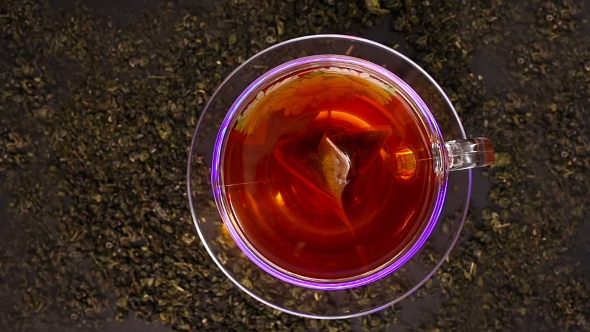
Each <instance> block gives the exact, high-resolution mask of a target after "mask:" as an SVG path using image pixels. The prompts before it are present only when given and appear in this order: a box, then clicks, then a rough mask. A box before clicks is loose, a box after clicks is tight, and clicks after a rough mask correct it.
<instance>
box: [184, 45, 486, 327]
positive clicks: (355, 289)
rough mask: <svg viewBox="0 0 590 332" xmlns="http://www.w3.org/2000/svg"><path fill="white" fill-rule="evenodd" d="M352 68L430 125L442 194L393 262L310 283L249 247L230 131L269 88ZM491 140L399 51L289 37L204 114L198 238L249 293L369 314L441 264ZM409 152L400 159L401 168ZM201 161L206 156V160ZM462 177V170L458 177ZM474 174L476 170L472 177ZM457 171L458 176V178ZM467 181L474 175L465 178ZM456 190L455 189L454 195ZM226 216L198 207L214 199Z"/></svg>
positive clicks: (315, 308) (194, 157)
mask: <svg viewBox="0 0 590 332" xmlns="http://www.w3.org/2000/svg"><path fill="white" fill-rule="evenodd" d="M334 67H337V68H344V69H348V70H350V69H351V70H353V71H354V73H357V74H358V73H363V74H364V75H368V76H369V77H370V78H371V79H374V80H377V81H380V82H384V83H385V84H387V85H388V86H391V87H393V88H394V89H395V91H396V93H397V94H399V96H400V98H402V99H403V100H404V101H405V102H407V104H408V105H410V107H411V110H412V119H413V121H415V123H417V124H419V125H420V126H421V127H422V128H423V129H424V131H423V132H424V134H425V137H424V146H425V148H426V149H429V151H430V155H431V158H430V159H429V160H428V162H431V163H432V165H431V166H432V167H431V169H432V172H433V174H432V176H433V178H434V181H433V182H432V186H433V188H432V189H433V192H434V195H433V196H432V199H430V200H429V201H427V202H423V203H424V204H422V207H421V209H422V210H423V212H424V216H425V217H424V220H423V221H422V222H421V224H420V229H419V230H418V231H417V232H416V234H415V235H414V236H413V238H412V239H411V240H410V241H409V242H408V243H407V244H406V245H405V246H404V247H403V249H401V250H400V251H399V253H397V254H396V255H395V256H394V257H391V258H390V259H389V260H388V261H387V262H385V263H383V264H380V265H379V266H378V267H375V268H372V269H371V270H369V271H366V272H364V273H361V274H359V275H354V276H349V277H347V278H336V279H322V278H309V277H305V276H302V275H297V274H296V273H293V272H290V271H288V270H285V269H284V268H281V267H280V266H277V265H276V264H274V263H273V262H272V261H271V260H269V259H267V258H266V257H265V256H264V255H263V254H261V253H260V251H259V250H257V248H256V247H255V246H254V245H252V243H250V241H248V239H247V237H246V236H245V235H244V232H243V230H242V228H241V225H240V220H239V217H238V216H237V215H236V213H235V209H234V208H233V207H232V205H231V202H230V201H229V200H228V194H227V192H226V189H227V188H229V187H230V186H232V185H234V184H233V183H227V182H226V181H225V180H224V174H223V172H224V162H225V159H224V156H225V147H226V144H227V140H228V137H229V133H230V132H231V130H232V128H234V126H235V124H236V121H237V120H238V119H239V117H240V116H241V115H243V114H244V111H245V110H246V109H247V108H248V106H249V105H251V104H252V102H253V101H254V100H256V98H257V97H260V96H261V91H268V89H269V87H270V86H272V85H273V84H276V83H277V82H280V81H281V79H283V78H285V77H289V76H290V75H292V74H293V73H296V72H300V71H302V70H314V69H321V68H334ZM493 155H494V153H493V147H492V144H491V142H490V141H489V140H488V139H487V138H471V139H467V138H466V137H465V134H464V132H463V128H462V127H461V124H460V121H459V120H458V117H457V115H456V113H455V111H454V109H453V107H452V104H451V103H450V101H449V100H448V98H447V97H446V96H445V95H444V93H443V92H442V90H441V89H440V87H439V86H438V85H437V84H436V83H435V82H434V80H432V78H430V77H429V76H428V75H427V74H426V73H425V72H424V71H423V70H422V69H420V68H419V67H418V66H417V65H415V64H414V63H412V62H411V61H410V60H408V59H407V58H405V57H404V56H403V55H401V54H399V53H397V52H396V51H394V50H391V49H388V48H386V47H384V46H381V45H379V44H376V43H373V42H371V41H367V40H363V39H360V38H356V37H350V36H338V35H318V36H311V37H304V38H300V39H295V40H291V41H286V42H284V43H282V44H279V45H276V46H274V47H272V48H270V49H268V50H266V51H263V52H261V53H260V54H258V55H256V56H254V57H253V58H252V59H250V60H248V61H247V62H246V63H244V64H243V65H242V66H241V67H240V68H238V69H236V70H235V71H234V72H233V73H232V74H231V75H230V77H229V78H228V79H226V81H225V82H224V83H223V84H222V85H221V86H220V88H219V89H218V91H217V92H216V94H215V95H214V96H213V97H212V99H211V100H210V101H209V104H208V105H207V107H206V109H205V111H204V113H203V114H202V116H201V119H200V121H199V124H198V126H197V130H196V132H195V137H194V139H193V144H192V147H191V156H190V160H189V168H188V176H189V183H188V187H189V188H188V189H189V200H190V203H191V209H192V212H193V217H194V219H195V224H196V226H197V230H198V231H199V235H200V236H201V239H202V241H203V243H204V245H205V247H206V248H207V249H208V251H209V253H210V254H211V257H212V258H213V259H214V260H215V262H216V263H217V264H218V265H219V266H220V268H221V269H222V270H223V271H224V272H225V273H226V275H228V277H229V278H230V279H231V280H232V281H233V282H234V283H235V284H236V285H238V286H239V287H240V288H241V289H243V290H244V291H246V292H247V293H249V294H250V295H252V296H253V297H255V298H257V299H258V300H260V301H261V302H263V303H266V304H268V305H270V306H272V307H275V308H277V309H280V310H283V311H286V312H289V313H293V314H297V315H302V316H306V317H316V318H342V317H351V316H356V315H362V314H367V313H369V312H373V311H375V310H379V309H381V308H383V307H385V306H387V305H390V304H392V303H395V302H397V301H399V300H401V299H402V298H404V297H405V296H407V295H408V294H410V293H411V292H412V291H414V290H415V289H416V288H417V287H419V286H420V285H421V284H422V283H423V282H425V281H426V280H427V278H428V277H429V276H430V275H431V274H432V273H433V272H434V271H435V270H436V268H438V266H439V265H440V264H441V263H442V260H443V259H444V258H445V257H446V256H447V255H448V252H449V251H450V249H451V247H452V246H453V244H454V242H455V240H456V238H457V236H458V234H459V232H460V229H461V226H462V224H463V221H464V217H465V213H466V211H467V201H468V199H469V193H470V185H471V173H470V171H469V169H470V168H474V167H482V166H486V165H489V164H490V163H491V162H492V161H493ZM407 157H408V155H407V154H396V155H395V158H398V159H399V160H397V165H402V164H404V162H405V160H404V158H407ZM199 158H200V159H199ZM195 163H198V164H201V166H205V167H209V168H210V169H211V185H212V189H213V190H212V192H211V193H210V194H209V195H207V194H205V195H204V196H203V194H204V193H203V192H202V190H200V191H199V192H198V193H196V192H195V187H196V184H195V183H194V181H196V180H197V178H196V177H195V176H194V174H195V167H199V166H197V165H196V164H195ZM455 171H456V172H455ZM466 172H467V173H466ZM453 174H457V176H453ZM465 175H467V176H465ZM449 184H451V185H453V187H454V188H455V190H454V191H452V192H451V193H450V194H447V188H448V187H449ZM211 197H212V198H213V200H214V201H215V203H216V206H217V211H215V210H213V211H211V210H208V211H198V209H199V208H198V207H197V201H199V200H203V199H211Z"/></svg>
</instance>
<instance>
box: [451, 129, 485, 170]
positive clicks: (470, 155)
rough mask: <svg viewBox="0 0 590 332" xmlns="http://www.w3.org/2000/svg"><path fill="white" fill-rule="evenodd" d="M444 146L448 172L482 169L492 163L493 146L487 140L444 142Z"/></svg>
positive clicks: (483, 138) (482, 138) (477, 138)
mask: <svg viewBox="0 0 590 332" xmlns="http://www.w3.org/2000/svg"><path fill="white" fill-rule="evenodd" d="M445 145H446V147H447V153H448V156H449V170H450V171H456V170H460V169H468V168H475V167H484V166H488V165H490V164H491V163H493V162H494V146H493V145H492V141H490V140H489V139H488V138H485V137H476V138H469V139H458V140H453V141H448V142H445Z"/></svg>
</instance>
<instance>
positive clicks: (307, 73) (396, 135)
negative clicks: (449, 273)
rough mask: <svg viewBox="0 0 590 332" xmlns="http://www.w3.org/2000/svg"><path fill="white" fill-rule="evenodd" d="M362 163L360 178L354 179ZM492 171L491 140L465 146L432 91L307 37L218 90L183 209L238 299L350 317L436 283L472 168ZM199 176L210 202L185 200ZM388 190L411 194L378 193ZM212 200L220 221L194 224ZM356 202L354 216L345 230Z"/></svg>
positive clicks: (396, 66) (211, 217)
mask: <svg viewBox="0 0 590 332" xmlns="http://www.w3.org/2000/svg"><path fill="white" fill-rule="evenodd" d="M314 84H315V85H317V87H316V86H314ZM314 87H316V88H314ZM371 89H372V90H371ZM387 93H389V95H387ZM380 98H381V99H380ZM383 98H385V99H383ZM387 98H389V99H387ZM392 100H395V102H396V105H395V106H396V107H393V108H390V109H387V107H385V108H383V107H381V108H379V107H378V106H379V104H382V105H381V106H384V105H386V104H387V105H389V104H390V103H392ZM229 101H231V104H230V103H229ZM275 101H276V102H275ZM273 105H274V106H273ZM355 105H356V106H355ZM371 105H373V106H375V107H374V108H375V111H374V112H376V113H375V114H376V115H375V117H369V114H370V113H371V112H373V111H371V109H372V108H370V106H371ZM355 107H356V109H355ZM362 107H366V109H365V108H363V109H361V108H362ZM335 114H337V115H335ZM371 114H372V113H371ZM378 114H381V118H379V115H378ZM383 114H385V116H383ZM288 115H291V116H288ZM328 118H329V119H330V121H328V120H326V119H328ZM297 119H303V120H301V121H299V120H297ZM326 121H327V122H326ZM388 121H389V122H388ZM359 123H360V125H359ZM384 124H385V126H384ZM338 125H339V126H338ZM355 126H356V127H355ZM384 128H385V129H384ZM409 128H412V130H410V129H409ZM240 129H241V132H240ZM308 132H309V135H307V133H308ZM400 133H403V134H400ZM445 133H446V135H445ZM236 142H237V143H236ZM285 142H286V143H285ZM299 142H303V143H301V144H300V143H299ZM388 142H389V143H388ZM408 144H409V145H408ZM408 146H410V147H408ZM282 147H286V148H282ZM373 147H375V148H373ZM273 151H274V152H273ZM276 151H279V152H278V153H277V152H276ZM321 151H323V152H321ZM369 151H372V152H371V153H369ZM363 153H364V154H363ZM372 154H373V155H375V156H372ZM364 155H368V157H362V156H364ZM355 156H361V157H359V158H356V157H355ZM199 158H200V159H199ZM285 160H287V161H285ZM326 160H330V161H329V162H326ZM362 160H364V161H367V160H370V162H367V165H370V166H367V167H366V169H365V171H366V172H365V173H361V172H360V171H359V172H358V174H352V173H351V172H352V171H351V170H352V169H355V167H356V169H357V170H359V169H363V167H364V166H363V164H362V162H361V161H362ZM492 160H493V147H492V145H491V143H490V141H489V140H488V139H486V138H473V139H466V138H465V135H464V133H463V129H462V127H461V124H460V122H459V120H458V118H457V116H456V113H455V111H454V109H453V107H452V105H451V103H450V102H449V100H448V98H447V97H446V96H445V95H444V93H443V92H442V90H441V89H440V87H439V86H438V85H437V84H436V83H435V82H434V81H433V80H432V79H431V78H430V77H429V76H428V75H427V74H426V73H425V72H424V71H423V70H421V69H420V68H419V67H418V66H417V65H415V64H413V63H412V62H411V61H410V60H408V59H407V58H405V57H404V56H403V55H401V54H399V53H397V52H395V51H393V50H391V49H388V48H386V47H384V46H381V45H379V44H376V43H373V42H370V41H367V40H363V39H360V38H356V37H350V36H338V35H323V36H322V35H320V36H312V37H305V38H300V39H296V40H291V41H286V42H284V43H282V44H279V45H277V46H274V47H272V48H270V49H268V50H266V51H263V52H262V53H260V54H258V55H256V56H254V57H253V58H252V59H250V60H248V61H247V62H246V63H244V64H243V65H242V66H241V67H240V68H238V69H237V70H236V71H234V72H233V73H232V74H231V75H230V77H229V78H228V79H226V81H225V82H224V83H222V85H221V87H220V88H219V89H218V91H217V92H216V93H215V94H214V96H213V97H212V98H211V100H210V101H209V104H208V105H207V108H206V109H205V111H204V113H203V114H202V116H201V119H200V121H199V124H198V126H197V131H196V133H195V137H194V139H193V144H192V147H191V156H190V161H189V170H188V172H189V184H188V186H189V199H190V202H191V208H192V212H193V217H194V219H195V224H196V226H197V230H198V231H199V234H200V236H201V239H202V241H203V243H204V244H205V246H206V248H207V249H208V251H209V253H210V254H211V256H212V258H213V259H214V260H215V262H216V263H217V264H218V265H219V266H220V268H221V269H222V271H223V272H224V273H225V274H226V275H227V276H228V277H229V278H230V279H231V280H232V281H234V283H235V284H236V285H238V286H239V287H240V288H242V289H243V290H244V291H246V292H247V293H249V294H250V295H252V296H253V297H255V298H257V299H258V300H260V301H262V302H263V303H266V304H268V305H270V306H272V307H275V308H278V309H281V310H283V311H286V312H290V313H293V314H298V315H302V316H307V317H318V318H342V317H350V316H355V315H361V314H366V313H369V312H373V311H375V310H379V309H380V308H383V307H385V306H387V305H390V304H392V303H395V302H397V301H399V300H401V299H402V298H404V297H405V296H407V295H408V294H410V293H411V292H412V291H413V290H415V289H416V288H417V287H419V286H420V285H421V284H422V283H423V282H424V281H425V280H426V279H427V278H428V277H429V276H430V275H431V274H432V273H433V272H434V271H435V270H436V268H437V267H438V266H439V265H440V263H441V262H442V260H443V259H444V258H445V257H446V255H448V252H449V250H450V248H451V247H452V245H453V244H454V242H455V240H456V238H457V236H458V233H459V232H460V229H461V226H462V224H463V221H464V216H465V213H466V210H467V200H468V199H469V193H470V185H471V173H470V171H469V169H470V168H473V167H481V166H486V165H488V164H490V163H491V162H492ZM199 163H200V164H201V165H202V166H204V167H206V168H210V169H211V185H212V189H213V190H212V194H210V195H212V196H210V195H207V194H206V193H203V192H202V191H201V192H195V187H196V184H195V180H197V178H195V176H194V174H195V167H196V166H197V165H196V164H199ZM357 163H360V164H358V165H357ZM320 164H321V166H318V165H320ZM342 164H348V166H347V167H346V169H345V171H344V173H342V172H341V171H342V169H341V167H340V166H335V165H342ZM374 165H380V166H382V167H381V168H378V167H377V166H375V167H377V168H375V167H373V166H374ZM338 167H340V168H338ZM371 167H372V168H371ZM281 170H282V171H281ZM285 170H287V171H285ZM379 170H382V171H383V170H385V171H384V172H379ZM452 171H457V172H452ZM281 172H282V173H281ZM339 172H340V173H342V174H340V173H339ZM413 172H415V173H416V174H418V175H414V178H411V175H412V174H411V173H413ZM455 173H457V176H453V174H455ZM465 173H466V174H465ZM302 174H303V175H302ZM338 174H340V175H341V177H340V178H337V181H334V180H326V179H325V178H324V177H326V178H327V177H331V178H332V177H335V176H336V175H338ZM351 174H352V175H351ZM466 175H467V176H466ZM383 176H385V177H383ZM404 177H405V178H404ZM386 178H387V179H390V180H386ZM351 179H352V180H351ZM350 181H353V183H350ZM354 181H356V182H354ZM388 181H389V187H391V186H392V185H393V186H394V185H396V184H399V185H400V187H399V188H400V189H401V190H400V191H403V190H410V192H411V193H412V195H405V196H406V197H404V193H403V192H401V193H398V194H397V196H396V193H395V190H393V191H392V190H387V189H386V190H380V189H379V188H385V186H386V183H387V182H388ZM396 181H397V182H396ZM403 181H406V182H403ZM302 183H303V184H302ZM322 183H323V184H324V185H321V184H322ZM357 183H360V184H358V185H357ZM408 183H412V185H409V184H408ZM449 183H451V184H454V187H457V188H458V189H457V190H456V191H455V192H453V193H451V194H450V195H448V194H447V188H448V186H449ZM347 186H349V187H347ZM353 187H354V188H353ZM349 188H353V189H350V190H348V189H349ZM411 188H419V189H420V190H417V191H412V190H413V189H411ZM347 190H348V192H347ZM313 192H323V193H324V194H325V193H326V192H328V194H332V195H331V196H330V195H324V196H325V197H328V196H330V197H331V198H327V200H325V201H322V199H321V198H317V197H319V196H314V195H312V193H313ZM392 192H394V193H393V194H391V193H392ZM371 195H372V196H371ZM388 195H389V196H388ZM320 196H321V195H320ZM324 196H322V197H324ZM407 196H409V199H408V197H407ZM306 197H307V198H308V200H306ZM309 197H311V199H309ZM345 197H347V198H348V200H345ZM367 197H368V198H367ZM211 198H213V200H214V201H215V203H216V206H217V210H216V211H215V209H209V210H205V211H203V210H201V211H198V212H197V206H196V202H197V201H198V200H203V199H207V200H209V201H211ZM414 198H415V199H414ZM363 199H364V201H363ZM380 200H382V201H380ZM402 200H404V201H403V202H402ZM285 201H286V202H285ZM314 201H317V202H322V203H321V204H320V203H318V204H316V206H314V203H316V202H314ZM357 201H361V203H358V204H357V205H358V206H360V207H359V208H358V209H360V210H358V211H362V212H361V213H360V214H359V213H357V214H355V216H354V218H349V217H348V216H349V215H351V214H354V211H353V212H351V208H350V206H352V205H354V204H355V203H354V202H357ZM375 201H380V203H379V204H376V205H375V204H374V202H375ZM293 202H297V204H295V205H294V204H292V203H293ZM326 202H327V203H326ZM338 202H340V204H339V203H338ZM408 202H409V203H408ZM363 204H364V205H367V204H368V205H367V206H370V207H373V208H371V209H365V210H363V209H362V207H363V206H364V205H363ZM371 204H372V205H371ZM285 205H290V210H287V209H286V208H285ZM325 206H331V207H332V208H327V209H323V207H325ZM309 207H311V208H309ZM334 207H336V208H334ZM339 208H340V210H338V209H339ZM305 210H307V211H305ZM324 210H327V211H328V212H326V211H324ZM402 210H403V212H402ZM314 211H316V213H314ZM335 211H336V212H335ZM337 211H341V212H340V214H339V213H338V212H337ZM342 211H344V212H342ZM368 211H369V212H368ZM326 213H327V214H326ZM366 214H371V216H372V217H367V218H364V217H363V216H364V215H366ZM398 214H399V215H398ZM330 216H331V217H330ZM377 216H380V217H377ZM387 216H392V217H391V218H389V219H390V220H387ZM393 216H394V217H395V218H394V217H393ZM411 216H414V218H413V219H412V218H411ZM457 216H460V217H457ZM330 218H331V219H330ZM396 218H397V219H399V220H401V221H402V223H401V224H400V226H399V227H397V228H395V227H393V228H392V226H391V224H393V223H394V221H393V220H394V219H396ZM348 219H350V220H348ZM378 219H379V220H380V224H377V221H375V220H378ZM334 220H336V221H334ZM337 220H341V221H343V222H342V223H341V224H339V225H338V224H337ZM409 220H411V222H409ZM388 221H391V222H390V223H389V224H388V223H387V222H388ZM290 223H291V224H290ZM344 224H347V225H348V226H350V227H349V229H348V230H347V229H346V227H345V226H344ZM408 224H411V225H410V226H411V227H410V226H407V225H408ZM444 224H446V225H444ZM372 225H373V226H372ZM402 226H403V227H402ZM322 227H323V228H322ZM404 227H406V228H407V229H410V228H411V231H409V230H406V228H404ZM310 229H311V230H312V231H310ZM367 229H371V231H367ZM398 233H399V234H402V235H399V234H398ZM322 236H323V237H324V238H325V241H323V242H322V240H323V239H324V238H322ZM396 236H397V237H396ZM336 238H338V241H335V240H334V241H332V240H331V239H336ZM306 247H313V248H315V249H307V248H306ZM314 250H315V252H314ZM433 257H434V258H435V259H433ZM359 294H361V295H359ZM363 296H365V297H366V298H365V299H363Z"/></svg>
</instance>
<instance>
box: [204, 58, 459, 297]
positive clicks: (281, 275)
mask: <svg viewBox="0 0 590 332" xmlns="http://www.w3.org/2000/svg"><path fill="white" fill-rule="evenodd" d="M319 61H321V62H322V63H329V64H331V65H335V64H337V65H336V66H337V67H346V65H352V66H354V67H364V68H368V69H369V71H370V72H371V73H378V74H379V75H380V76H383V78H384V79H385V81H386V82H387V81H388V82H395V85H396V86H397V87H398V88H399V89H400V90H402V91H403V93H405V94H406V95H407V96H408V97H409V98H410V100H411V101H412V102H413V103H415V104H416V105H415V106H416V107H417V108H418V109H419V111H420V112H421V114H422V115H423V116H424V117H425V120H426V123H425V125H426V126H427V127H428V129H429V131H430V132H434V134H435V136H436V137H435V138H434V139H435V141H436V143H435V144H440V147H439V148H440V149H445V147H444V141H443V140H442V134H441V132H440V129H439V127H438V124H437V123H436V120H435V119H434V116H433V115H432V113H431V112H430V110H429V109H428V107H427V106H426V104H425V103H424V102H423V101H422V99H421V98H420V96H419V95H418V94H417V93H416V92H415V91H414V90H413V89H412V88H411V87H410V86H409V85H408V84H407V83H405V82H404V81H403V80H401V79H400V78H399V77H397V76H396V75H394V74H393V73H391V72H389V71H388V70H387V69H385V68H383V67H381V66H378V65H376V64H374V63H371V62H368V61H366V60H361V59H356V58H352V57H348V56H339V55H338V56H336V55H319V56H309V57H304V58H299V59H295V60H292V61H289V62H287V63H284V64H282V65H279V66H277V67H275V68H273V69H271V70H269V71H268V72H266V73H265V74H263V75H262V76H260V77H259V78H258V79H256V80H255V81H254V82H253V83H252V84H250V86H248V88H246V90H244V91H243V92H242V93H241V94H240V96H239V97H238V98H237V99H236V101H235V102H234V104H233V105H232V107H231V108H230V110H229V111H228V113H227V115H226V117H225V119H224V120H223V122H222V124H221V127H220V129H219V133H218V135H217V138H216V141H215V146H214V151H213V161H212V171H211V184H212V186H213V193H214V198H215V203H216V204H217V207H218V210H219V213H220V215H221V218H222V220H223V223H224V224H225V225H226V227H227V230H228V232H229V234H230V236H231V237H232V238H233V240H234V241H235V243H236V245H237V246H238V247H239V248H240V250H242V252H243V253H244V254H245V255H246V256H247V257H248V258H249V259H250V260H251V261H252V262H254V264H256V265H257V266H258V267H260V268H261V269H263V270H264V271H265V272H267V273H269V274H271V275H272V276H274V277H276V278H278V279H280V280H283V281H285V282H288V283H291V284H293V285H296V286H301V287H305V288H312V289H319V290H339V289H349V288H355V287H359V286H363V285H366V284H369V283H372V282H374V281H376V280H379V279H381V278H383V277H385V276H387V275H389V274H391V273H393V272H394V271H396V270H397V269H398V268H400V267H401V266H402V265H403V264H405V263H406V262H407V261H409V260H410V259H411V258H412V257H413V256H414V255H415V254H416V253H417V252H418V251H419V250H420V249H421V248H422V246H423V245H424V243H425V242H426V240H427V239H428V237H429V236H430V234H431V233H432V230H433V229H434V226H435V225H436V222H437V221H438V218H439V216H440V214H441V210H442V206H443V202H444V200H445V196H446V192H447V178H448V167H447V164H446V163H445V162H444V161H443V162H442V164H443V170H442V177H440V178H439V179H437V185H438V187H439V188H438V190H437V197H436V199H435V201H434V204H433V206H432V212H431V216H430V220H429V221H428V222H427V223H426V226H425V227H424V229H423V230H422V232H421V233H420V235H419V237H418V239H416V240H415V241H414V242H413V243H412V244H411V247H410V248H409V249H407V250H406V251H405V252H403V253H402V254H401V255H400V256H399V257H398V258H396V259H394V260H393V261H392V262H391V263H390V264H389V265H387V266H385V267H382V268H381V269H380V270H378V271H375V272H373V273H371V274H369V275H366V276H363V277H359V278H358V279H356V280H343V281H320V280H307V279H300V278H296V277H294V276H292V275H289V274H288V273H287V272H283V271H281V270H280V269H279V268H277V267H273V266H272V265H271V263H269V262H267V261H266V260H264V259H262V258H261V257H260V255H259V254H258V253H257V252H256V250H255V249H254V248H252V247H251V246H250V245H249V244H248V243H246V241H245V240H244V236H243V234H241V231H240V230H239V229H237V228H236V227H234V223H236V224H237V222H236V221H235V220H234V219H235V217H234V215H233V213H231V211H232V208H231V205H230V204H229V202H227V200H226V199H224V196H225V195H224V191H223V186H224V184H223V178H222V176H221V173H220V169H222V168H223V164H222V162H221V150H222V148H223V146H224V144H225V140H226V133H227V131H228V130H229V129H230V125H231V124H232V122H233V120H234V118H235V117H236V115H237V114H238V112H241V111H242V110H243V108H244V107H245V106H247V102H249V101H250V100H251V99H252V98H254V97H255V96H256V93H257V92H258V91H261V90H263V89H261V88H266V86H265V85H267V84H266V83H267V82H270V83H272V82H275V81H277V80H279V79H280V78H281V77H282V76H281V74H283V75H287V74H288V73H289V69H291V68H293V67H295V68H299V67H301V66H305V65H313V64H314V63H315V64H317V63H318V62H319ZM271 78H272V79H271Z"/></svg>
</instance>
